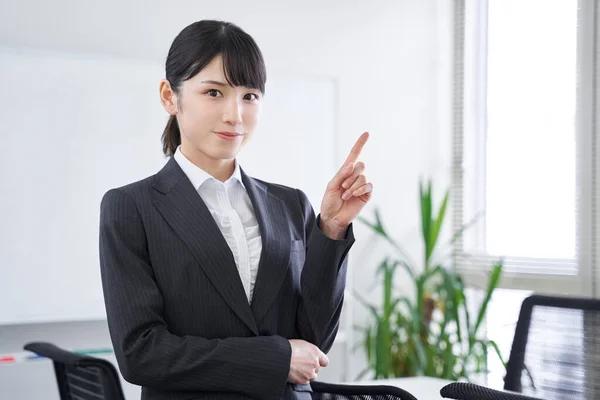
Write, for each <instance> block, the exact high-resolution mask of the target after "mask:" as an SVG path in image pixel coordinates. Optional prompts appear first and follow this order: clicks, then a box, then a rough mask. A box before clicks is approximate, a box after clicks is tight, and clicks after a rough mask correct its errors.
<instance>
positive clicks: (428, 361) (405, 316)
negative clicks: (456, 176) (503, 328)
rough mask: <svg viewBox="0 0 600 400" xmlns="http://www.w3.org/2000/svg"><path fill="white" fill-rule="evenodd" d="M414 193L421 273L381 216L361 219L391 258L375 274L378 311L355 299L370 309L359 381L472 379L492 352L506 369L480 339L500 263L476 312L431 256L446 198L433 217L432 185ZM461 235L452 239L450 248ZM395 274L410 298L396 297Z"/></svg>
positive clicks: (457, 278) (454, 278)
mask: <svg viewBox="0 0 600 400" xmlns="http://www.w3.org/2000/svg"><path fill="white" fill-rule="evenodd" d="M419 189H420V190H419V198H420V210H421V234H422V239H423V249H424V257H423V265H422V266H421V268H417V266H416V265H414V263H412V262H411V260H410V257H408V255H407V253H406V251H404V249H403V248H402V247H401V246H400V244H399V243H398V242H397V241H396V240H394V239H393V238H392V237H391V236H390V235H389V234H388V232H387V231H386V229H385V227H384V225H383V222H382V220H381V216H380V213H379V210H377V209H375V218H374V221H369V220H367V219H365V218H360V221H361V222H362V223H364V224H366V225H367V226H368V227H370V228H371V229H372V230H373V231H374V232H375V233H376V234H378V235H379V236H381V237H382V238H383V239H385V240H386V241H387V242H388V243H389V244H391V245H392V247H393V249H394V252H395V253H396V255H395V256H393V257H388V258H385V259H384V260H383V261H382V262H381V263H380V265H379V267H378V269H377V277H378V278H379V279H380V282H381V285H382V287H381V288H382V296H383V297H382V301H381V304H380V305H379V306H375V305H373V304H369V303H368V302H367V301H366V300H364V299H363V298H362V297H361V296H360V295H359V294H358V293H355V296H356V298H357V300H359V301H360V302H361V303H362V304H363V305H364V306H366V307H367V308H368V309H369V310H370V321H369V323H368V324H367V325H366V326H363V327H358V328H357V329H359V330H360V332H361V333H362V338H361V339H362V340H361V342H360V343H359V346H360V347H362V349H363V350H364V351H365V352H366V356H367V360H368V367H367V368H366V369H365V370H364V371H363V372H362V373H361V374H360V375H359V379H360V378H362V377H364V376H365V375H367V374H369V373H370V375H371V378H373V379H378V378H389V377H404V376H421V375H423V376H431V377H438V378H443V379H449V380H460V379H466V380H471V379H472V378H473V377H474V376H475V375H476V374H480V373H482V372H485V368H486V361H487V355H488V350H489V349H493V352H494V353H495V354H496V355H497V356H498V357H499V358H500V360H501V361H502V363H503V364H504V365H506V364H505V363H504V360H503V359H502V356H501V354H500V351H499V349H498V346H497V345H496V343H494V342H493V341H491V340H487V339H486V338H485V337H482V335H480V330H481V326H482V322H483V321H484V318H485V314H486V311H487V306H488V303H489V301H490V298H491V297H492V294H493V292H494V290H495V289H496V287H497V286H498V283H499V280H500V276H501V273H502V261H501V260H500V261H498V262H496V263H495V264H494V265H493V266H492V268H491V271H490V274H489V280H488V284H487V288H484V289H483V301H482V302H481V304H480V305H479V307H478V309H477V310H476V311H475V312H473V310H472V309H471V308H470V306H471V304H470V302H468V300H469V299H468V298H467V295H468V293H467V292H466V291H465V285H464V283H463V279H462V278H461V275H460V274H459V273H458V272H456V271H455V270H454V269H453V268H450V266H448V265H444V262H445V260H437V259H436V257H435V256H434V254H438V253H439V251H438V252H436V250H439V249H438V247H439V246H438V241H439V238H440V236H439V235H440V231H441V228H442V226H443V223H444V218H445V215H446V206H447V204H448V198H449V193H450V192H449V190H447V191H446V193H445V196H444V198H443V200H442V203H441V205H440V206H439V208H438V209H437V210H434V208H433V198H432V197H433V196H432V184H431V181H429V182H428V183H427V185H424V184H423V182H422V181H421V182H420V183H419ZM436 211H437V212H436ZM465 228H466V227H465ZM463 231H464V228H463V229H460V230H459V231H458V232H455V233H454V235H453V236H452V240H451V241H450V245H451V244H452V243H453V242H454V241H455V240H456V239H457V238H458V237H460V236H461V234H462V232H463ZM400 271H402V272H403V273H404V274H406V275H407V276H408V278H409V280H408V282H409V283H410V284H411V285H413V289H414V296H411V297H409V296H407V295H404V294H402V293H398V292H397V290H395V288H394V280H395V277H396V274H397V273H398V272H400ZM405 281H406V280H405ZM405 281H404V282H405Z"/></svg>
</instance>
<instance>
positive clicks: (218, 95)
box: [206, 89, 221, 97]
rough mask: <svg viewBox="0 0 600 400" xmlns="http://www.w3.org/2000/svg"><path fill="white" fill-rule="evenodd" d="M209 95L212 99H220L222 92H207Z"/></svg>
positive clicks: (212, 90) (214, 90) (213, 90)
mask: <svg viewBox="0 0 600 400" xmlns="http://www.w3.org/2000/svg"><path fill="white" fill-rule="evenodd" d="M206 94H207V95H209V96H210V97H220V96H221V92H219V91H218V90H217V89H210V90H209V91H207V92H206Z"/></svg>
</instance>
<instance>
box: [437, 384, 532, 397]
mask: <svg viewBox="0 0 600 400" xmlns="http://www.w3.org/2000/svg"><path fill="white" fill-rule="evenodd" d="M440 395H441V396H442V397H443V398H445V399H454V400H541V399H538V398H537V397H529V396H524V395H522V394H519V393H509V392H503V391H501V390H494V389H490V388H487V387H484V386H479V385H475V384H473V383H467V382H453V383H450V384H448V385H446V386H444V387H443V388H442V389H441V390H440Z"/></svg>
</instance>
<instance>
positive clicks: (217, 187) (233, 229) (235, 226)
mask: <svg viewBox="0 0 600 400" xmlns="http://www.w3.org/2000/svg"><path fill="white" fill-rule="evenodd" d="M174 158H175V161H177V163H178V164H179V166H180V167H181V169H182V170H183V172H184V173H185V174H186V175H187V177H188V178H189V180H190V182H192V185H193V186H194V188H195V189H196V190H197V191H198V194H199V195H200V197H201V198H202V200H203V201H204V203H206V206H207V207H208V209H209V210H210V213H211V214H212V216H213V218H214V220H215V222H216V223H217V225H218V227H219V229H220V230H221V233H222V234H223V237H224V238H225V240H226V241H227V244H228V245H229V248H230V249H231V252H232V253H233V258H234V260H235V264H236V266H237V269H238V272H239V274H240V279H241V281H242V284H243V285H244V290H245V291H246V297H247V298H248V303H250V302H251V301H252V293H253V291H254V283H255V282H256V274H257V272H258V261H259V260H260V253H261V251H262V240H261V237H260V231H259V228H258V221H257V220H256V214H255V213H254V208H253V207H252V202H251V201H250V196H248V192H247V191H246V188H245V187H244V184H243V182H242V175H241V173H240V167H239V165H238V163H237V161H236V162H235V169H234V172H233V175H232V176H231V177H230V178H229V179H228V180H227V181H225V182H221V181H219V180H217V179H215V178H213V177H212V176H211V175H210V174H208V173H207V172H206V171H204V170H202V169H201V168H199V167H197V166H196V165H195V164H194V163H192V162H191V161H190V160H188V159H187V158H186V157H185V155H183V153H182V152H181V149H180V147H178V148H177V151H176V152H175V155H174Z"/></svg>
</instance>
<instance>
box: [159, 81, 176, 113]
mask: <svg viewBox="0 0 600 400" xmlns="http://www.w3.org/2000/svg"><path fill="white" fill-rule="evenodd" d="M158 90H159V94H160V103H161V104H162V106H163V108H164V109H165V110H166V111H167V112H168V113H169V114H171V115H176V114H177V95H176V94H175V92H174V91H173V89H172V88H171V83H170V82H169V81H168V80H166V79H162V80H161V81H160V85H159V88H158Z"/></svg>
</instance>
